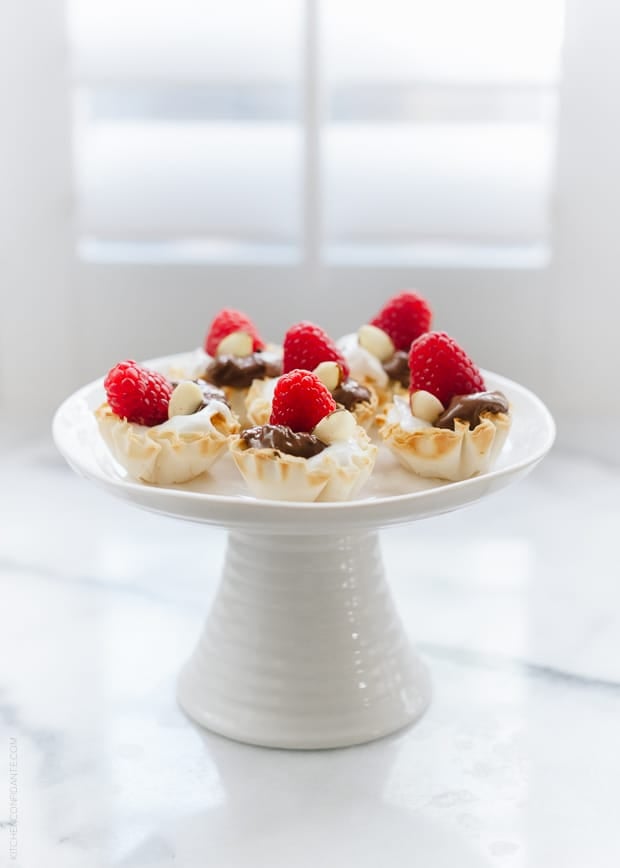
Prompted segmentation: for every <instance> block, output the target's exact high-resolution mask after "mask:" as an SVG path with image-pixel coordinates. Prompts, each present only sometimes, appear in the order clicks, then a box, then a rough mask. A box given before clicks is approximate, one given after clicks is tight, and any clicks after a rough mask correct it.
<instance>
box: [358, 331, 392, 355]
mask: <svg viewBox="0 0 620 868" xmlns="http://www.w3.org/2000/svg"><path fill="white" fill-rule="evenodd" d="M357 339H358V341H359V345H360V346H361V347H364V349H365V350H368V352H369V353H372V355H373V356H376V357H377V358H378V359H379V361H380V362H387V360H388V359H391V358H392V356H393V355H394V353H395V352H396V347H395V346H394V343H393V341H392V338H391V337H390V336H389V335H388V334H387V332H384V331H383V329H380V328H377V326H374V325H369V324H366V325H363V326H362V327H361V328H360V330H359V331H358V333H357Z"/></svg>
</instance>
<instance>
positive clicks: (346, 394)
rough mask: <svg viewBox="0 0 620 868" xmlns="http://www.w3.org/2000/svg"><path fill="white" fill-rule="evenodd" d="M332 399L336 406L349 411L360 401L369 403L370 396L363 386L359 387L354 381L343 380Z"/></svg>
mask: <svg viewBox="0 0 620 868" xmlns="http://www.w3.org/2000/svg"><path fill="white" fill-rule="evenodd" d="M332 397H333V399H334V401H336V403H337V404H342V406H343V407H344V408H345V410H351V409H352V408H353V407H355V405H356V404H361V402H362V401H370V400H371V395H370V392H369V391H368V389H367V388H366V387H365V386H360V384H359V383H358V382H357V381H356V380H351V379H349V380H344V382H342V383H341V384H340V385H339V386H338V387H337V388H336V389H334V391H333V392H332Z"/></svg>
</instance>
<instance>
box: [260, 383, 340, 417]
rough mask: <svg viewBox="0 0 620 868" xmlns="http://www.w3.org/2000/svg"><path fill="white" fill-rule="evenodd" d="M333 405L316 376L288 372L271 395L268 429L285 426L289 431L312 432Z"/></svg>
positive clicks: (327, 391)
mask: <svg viewBox="0 0 620 868" xmlns="http://www.w3.org/2000/svg"><path fill="white" fill-rule="evenodd" d="M335 409H336V402H335V401H334V399H333V398H332V396H331V395H330V393H329V389H327V388H326V387H325V386H324V385H323V383H322V382H321V381H320V380H319V378H318V377H317V376H316V374H312V373H310V372H309V371H300V370H295V371H289V373H288V374H284V375H283V376H282V377H280V379H279V380H278V382H277V383H276V387H275V390H274V393H273V403H272V405H271V417H270V419H269V423H270V425H287V426H288V427H289V428H291V429H292V430H293V431H312V429H313V428H314V426H315V425H317V424H318V423H319V422H320V421H321V419H322V418H323V417H324V416H327V414H328V413H333V411H334V410H335Z"/></svg>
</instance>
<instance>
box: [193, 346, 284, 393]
mask: <svg viewBox="0 0 620 868" xmlns="http://www.w3.org/2000/svg"><path fill="white" fill-rule="evenodd" d="M281 373H282V362H280V361H273V360H271V359H266V358H265V357H264V356H263V355H262V353H252V354H251V355H250V356H218V357H217V358H215V359H213V361H212V362H210V363H209V365H208V367H207V370H206V371H205V374H204V376H205V379H206V380H209V382H210V383H214V384H215V385H216V386H233V388H235V389H247V388H248V387H249V386H251V385H252V382H253V381H254V380H264V379H266V378H267V377H279V376H280V374H281Z"/></svg>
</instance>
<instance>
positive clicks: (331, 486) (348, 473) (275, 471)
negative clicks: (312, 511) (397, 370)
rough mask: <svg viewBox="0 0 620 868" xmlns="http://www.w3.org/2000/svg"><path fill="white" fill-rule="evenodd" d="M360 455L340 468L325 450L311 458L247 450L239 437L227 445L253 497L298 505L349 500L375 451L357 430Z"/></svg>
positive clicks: (370, 465)
mask: <svg viewBox="0 0 620 868" xmlns="http://www.w3.org/2000/svg"><path fill="white" fill-rule="evenodd" d="M358 443H359V444H360V445H362V448H363V451H362V452H361V453H360V452H357V451H354V452H352V453H351V456H350V462H349V463H348V464H347V465H345V466H343V465H342V464H340V463H339V462H338V461H337V460H336V459H335V458H334V457H333V453H330V451H329V450H330V448H331V447H328V448H327V449H325V450H324V451H323V452H320V453H319V454H318V455H315V456H313V457H312V458H301V457H299V456H296V455H287V454H285V453H283V452H280V451H279V450H276V449H257V448H256V447H254V446H250V447H248V446H247V444H246V443H245V441H244V440H243V439H242V438H241V437H233V438H232V440H231V441H230V452H231V455H232V458H233V461H234V463H235V465H236V466H237V468H238V470H239V472H240V473H241V475H242V476H243V478H244V479H245V481H246V483H247V485H248V488H249V489H250V491H251V492H252V494H254V495H255V496H256V497H260V498H266V499H268V500H295V501H300V502H305V503H309V502H313V501H342V500H349V499H350V498H351V497H352V496H353V495H354V494H355V493H356V492H357V491H358V490H359V489H360V488H361V487H362V485H363V484H364V483H365V482H366V480H367V479H368V477H369V476H370V474H371V472H372V469H373V467H374V463H375V458H376V454H377V447H376V446H374V445H373V444H372V443H371V442H370V440H369V439H368V435H367V434H366V432H365V431H363V430H360V432H359V435H358Z"/></svg>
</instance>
